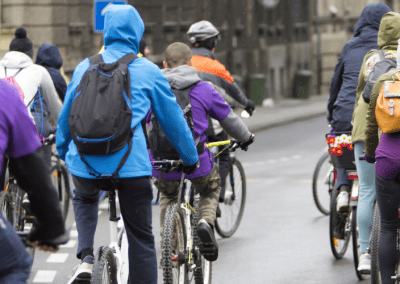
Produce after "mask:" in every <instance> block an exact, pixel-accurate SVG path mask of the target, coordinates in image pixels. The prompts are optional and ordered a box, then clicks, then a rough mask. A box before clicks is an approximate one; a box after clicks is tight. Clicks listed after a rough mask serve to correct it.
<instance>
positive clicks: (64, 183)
mask: <svg viewBox="0 0 400 284" xmlns="http://www.w3.org/2000/svg"><path fill="white" fill-rule="evenodd" d="M51 178H52V181H53V184H54V186H55V188H56V189H57V193H58V200H59V202H60V208H61V214H62V217H63V220H64V222H65V220H66V219H67V215H68V208H69V202H70V198H71V193H70V191H69V189H70V188H69V177H68V171H67V169H66V168H65V166H63V165H60V167H58V166H57V165H53V166H52V167H51Z"/></svg>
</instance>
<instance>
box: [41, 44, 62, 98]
mask: <svg viewBox="0 0 400 284" xmlns="http://www.w3.org/2000/svg"><path fill="white" fill-rule="evenodd" d="M36 64H38V65H41V66H43V67H44V68H46V69H47V71H48V72H49V73H50V76H51V79H52V80H53V83H54V87H55V88H56V90H57V94H58V96H59V97H60V99H61V100H62V101H64V96H65V92H66V91H67V84H66V83H65V80H64V78H63V76H62V75H61V73H60V70H59V69H60V68H61V66H62V65H63V61H62V58H61V55H60V52H59V51H58V48H57V46H55V45H53V44H48V43H43V44H42V45H41V46H40V47H39V49H38V52H37V55H36Z"/></svg>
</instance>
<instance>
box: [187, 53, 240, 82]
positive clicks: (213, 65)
mask: <svg viewBox="0 0 400 284" xmlns="http://www.w3.org/2000/svg"><path fill="white" fill-rule="evenodd" d="M192 66H193V67H194V68H196V70H197V71H200V72H208V73H211V74H214V75H216V76H218V77H221V78H223V79H225V80H227V81H228V82H229V83H232V82H233V78H232V76H231V73H229V71H228V70H226V68H225V66H224V65H222V64H221V63H220V62H219V61H218V60H216V59H211V58H209V57H205V56H200V55H193V56H192Z"/></svg>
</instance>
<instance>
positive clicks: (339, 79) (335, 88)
mask: <svg viewBox="0 0 400 284" xmlns="http://www.w3.org/2000/svg"><path fill="white" fill-rule="evenodd" d="M344 53H345V47H344V48H343V50H342V55H341V56H340V57H339V62H338V63H337V64H336V66H335V71H334V73H333V76H332V80H331V85H330V88H329V99H328V112H329V114H330V116H332V112H333V105H334V104H335V102H336V99H337V96H338V94H339V91H340V89H341V87H342V83H343V72H344V60H343V58H344Z"/></svg>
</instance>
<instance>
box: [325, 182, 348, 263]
mask: <svg viewBox="0 0 400 284" xmlns="http://www.w3.org/2000/svg"><path fill="white" fill-rule="evenodd" d="M337 195H338V190H334V191H333V193H332V202H331V210H330V211H331V213H330V215H329V241H330V245H331V250H332V254H333V256H334V257H335V258H336V259H341V258H343V256H344V254H345V253H346V250H347V247H348V246H349V242H350V234H349V232H346V225H347V218H348V217H345V216H344V215H343V214H341V213H338V212H337V211H336V198H337Z"/></svg>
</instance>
